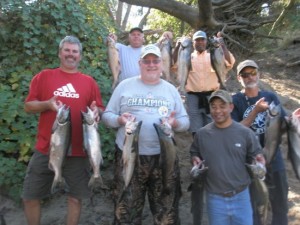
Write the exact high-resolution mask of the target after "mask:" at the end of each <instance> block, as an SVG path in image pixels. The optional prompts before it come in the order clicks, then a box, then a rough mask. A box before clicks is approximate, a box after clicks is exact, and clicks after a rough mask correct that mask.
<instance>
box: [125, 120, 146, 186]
mask: <svg viewBox="0 0 300 225" xmlns="http://www.w3.org/2000/svg"><path fill="white" fill-rule="evenodd" d="M141 126H142V121H139V122H135V117H132V120H128V121H127V122H126V124H125V141H124V147H123V153H122V161H123V178H124V184H125V186H124V189H126V188H127V187H128V185H129V183H130V181H131V178H132V176H133V174H134V172H135V171H136V170H137V168H138V166H139V147H138V140H139V133H140V129H141Z"/></svg>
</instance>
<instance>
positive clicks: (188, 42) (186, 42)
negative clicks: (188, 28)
mask: <svg viewBox="0 0 300 225" xmlns="http://www.w3.org/2000/svg"><path fill="white" fill-rule="evenodd" d="M192 44H193V42H192V39H191V38H190V37H182V38H181V39H180V45H181V47H182V48H184V49H185V48H188V47H189V48H191V47H192Z"/></svg>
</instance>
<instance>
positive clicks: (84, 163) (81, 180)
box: [21, 151, 91, 200]
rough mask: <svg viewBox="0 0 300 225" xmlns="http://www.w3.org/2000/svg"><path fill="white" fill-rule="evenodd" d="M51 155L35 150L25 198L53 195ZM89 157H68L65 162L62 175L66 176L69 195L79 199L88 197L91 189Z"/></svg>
mask: <svg viewBox="0 0 300 225" xmlns="http://www.w3.org/2000/svg"><path fill="white" fill-rule="evenodd" d="M48 162H49V156H48V155H44V154H42V153H40V152H39V151H34V154H33V155H32V157H31V159H30V162H29V164H28V167H27V171H26V175H25V179H24V184H23V191H22V194H21V197H22V198H23V199H27V200H29V199H43V198H47V197H49V196H50V195H51V185H52V182H53V178H54V172H53V171H51V170H50V169H49V168H48ZM89 169H90V165H89V161H88V158H83V157H67V158H66V159H65V162H64V164H63V169H62V176H63V177H64V178H65V181H66V184H67V186H68V190H65V191H66V192H67V194H68V195H69V196H72V197H74V198H77V199H82V198H88V197H90V195H91V190H90V189H89V188H88V182H89V179H90V172H89Z"/></svg>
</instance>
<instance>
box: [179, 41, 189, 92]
mask: <svg viewBox="0 0 300 225" xmlns="http://www.w3.org/2000/svg"><path fill="white" fill-rule="evenodd" d="M178 44H179V45H180V47H179V50H178V56H177V62H176V64H177V83H178V84H179V92H180V93H181V94H183V93H184V92H185V83H186V80H187V76H188V73H189V70H190V67H191V53H192V49H193V43H192V40H191V38H189V37H182V38H180V40H179V41H178Z"/></svg>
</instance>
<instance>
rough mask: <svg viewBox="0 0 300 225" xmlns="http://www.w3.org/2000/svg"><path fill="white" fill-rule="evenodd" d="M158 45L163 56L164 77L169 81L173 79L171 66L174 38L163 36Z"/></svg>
mask: <svg viewBox="0 0 300 225" xmlns="http://www.w3.org/2000/svg"><path fill="white" fill-rule="evenodd" d="M158 47H159V49H160V52H161V58H162V67H163V70H162V73H163V78H164V79H165V80H167V81H169V82H170V81H171V71H170V70H171V66H172V40H170V39H168V38H163V39H162V40H160V41H159V43H158Z"/></svg>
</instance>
